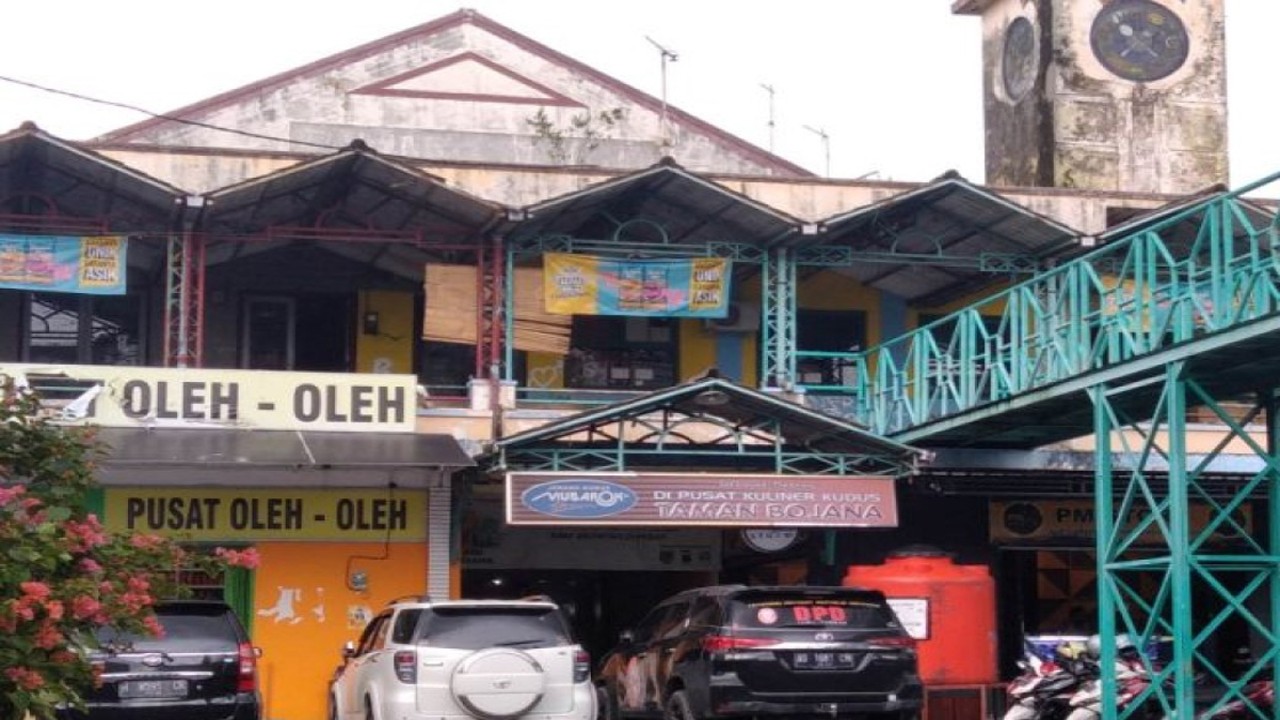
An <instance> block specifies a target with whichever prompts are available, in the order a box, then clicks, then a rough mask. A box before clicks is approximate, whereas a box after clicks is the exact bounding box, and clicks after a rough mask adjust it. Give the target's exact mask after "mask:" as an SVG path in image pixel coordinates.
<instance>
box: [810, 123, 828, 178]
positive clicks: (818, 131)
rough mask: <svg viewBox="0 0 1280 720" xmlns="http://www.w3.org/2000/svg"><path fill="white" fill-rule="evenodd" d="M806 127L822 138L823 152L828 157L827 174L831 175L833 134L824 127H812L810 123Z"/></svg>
mask: <svg viewBox="0 0 1280 720" xmlns="http://www.w3.org/2000/svg"><path fill="white" fill-rule="evenodd" d="M804 129H805V130H808V131H809V132H811V133H813V134H815V135H817V136H818V137H820V138H822V152H823V154H825V155H826V158H827V174H826V176H827V177H831V136H830V135H828V134H827V131H826V130H825V129H823V128H815V127H810V126H808V125H805V126H804Z"/></svg>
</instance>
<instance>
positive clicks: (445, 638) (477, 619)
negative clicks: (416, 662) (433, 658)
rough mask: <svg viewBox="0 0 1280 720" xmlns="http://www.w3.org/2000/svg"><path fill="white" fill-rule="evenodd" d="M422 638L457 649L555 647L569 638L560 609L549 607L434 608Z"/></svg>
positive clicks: (439, 645) (433, 643) (431, 643)
mask: <svg viewBox="0 0 1280 720" xmlns="http://www.w3.org/2000/svg"><path fill="white" fill-rule="evenodd" d="M422 637H423V641H424V642H425V643H426V644H428V645H435V646H437V647H447V648H457V649H460V650H480V649H483V648H487V647H494V646H502V647H520V648H539V647H554V646H557V645H565V644H567V643H569V641H570V638H569V631H568V629H567V628H566V627H565V624H564V619H563V617H562V616H561V614H560V611H559V610H557V609H555V608H549V607H536V608H527V609H524V608H509V607H506V608H477V607H437V608H435V609H434V610H433V612H432V613H431V615H430V616H429V617H428V618H427V621H426V623H425V627H424V628H423V634H422Z"/></svg>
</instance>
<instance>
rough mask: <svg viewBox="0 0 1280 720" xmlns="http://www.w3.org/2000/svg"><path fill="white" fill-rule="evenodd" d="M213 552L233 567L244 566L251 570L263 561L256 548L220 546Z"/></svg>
mask: <svg viewBox="0 0 1280 720" xmlns="http://www.w3.org/2000/svg"><path fill="white" fill-rule="evenodd" d="M213 554H214V555H215V556H217V557H218V558H219V559H221V560H222V561H223V562H225V563H226V564H228V565H230V566H232V567H242V568H248V569H250V570H252V569H253V568H256V567H258V565H259V563H261V561H262V558H261V557H260V556H259V555H258V550H257V549H256V548H247V549H245V550H229V549H227V548H218V549H217V550H215V551H214V552H213Z"/></svg>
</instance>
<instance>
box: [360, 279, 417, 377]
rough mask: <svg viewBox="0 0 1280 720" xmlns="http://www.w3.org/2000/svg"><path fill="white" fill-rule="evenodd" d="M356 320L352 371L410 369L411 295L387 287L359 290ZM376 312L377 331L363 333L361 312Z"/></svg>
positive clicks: (411, 356) (362, 315)
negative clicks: (358, 309) (358, 308)
mask: <svg viewBox="0 0 1280 720" xmlns="http://www.w3.org/2000/svg"><path fill="white" fill-rule="evenodd" d="M359 304H360V314H359V316H358V317H357V323H356V372H362V373H372V372H380V373H382V372H385V373H411V372H413V341H414V337H415V332H416V328H415V327H414V322H413V295H412V294H410V293H406V292H392V291H388V290H368V291H364V292H361V293H360V303H359ZM368 312H376V313H378V334H377V335H366V334H365V333H364V317H365V313H368Z"/></svg>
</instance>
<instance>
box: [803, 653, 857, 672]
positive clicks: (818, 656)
mask: <svg viewBox="0 0 1280 720" xmlns="http://www.w3.org/2000/svg"><path fill="white" fill-rule="evenodd" d="M791 664H792V666H793V667H794V668H795V669H797V670H848V669H850V668H852V667H853V666H854V655H853V653H847V652H802V653H796V654H795V655H793V656H792V657H791Z"/></svg>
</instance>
